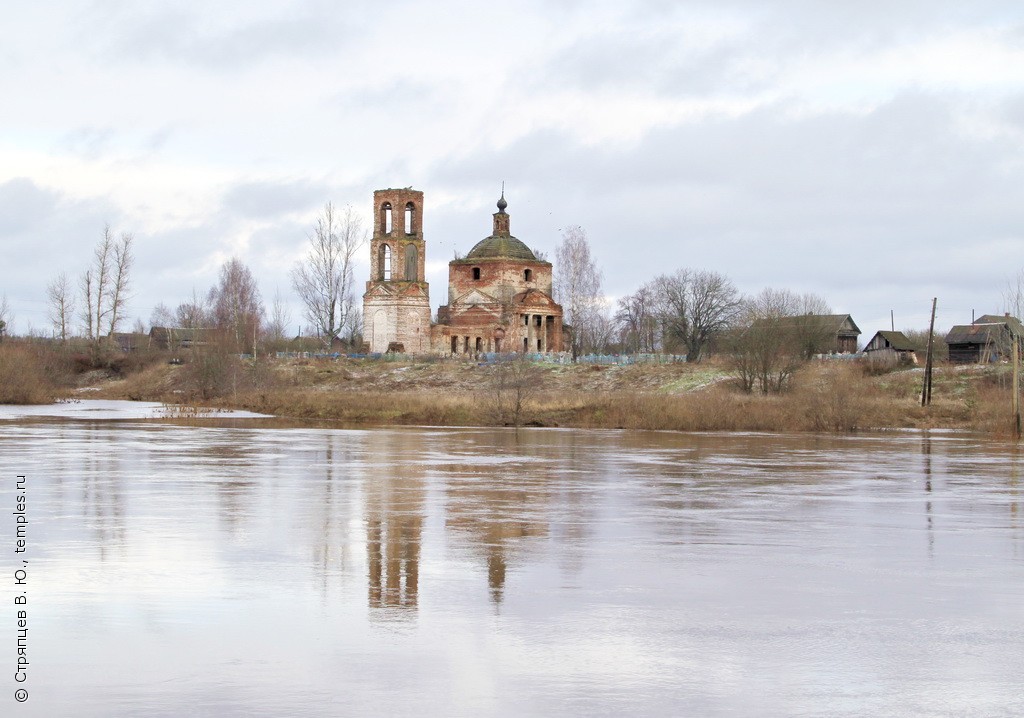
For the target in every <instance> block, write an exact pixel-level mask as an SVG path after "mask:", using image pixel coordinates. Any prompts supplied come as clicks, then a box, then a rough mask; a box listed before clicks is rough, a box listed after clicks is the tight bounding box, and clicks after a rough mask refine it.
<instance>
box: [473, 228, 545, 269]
mask: <svg viewBox="0 0 1024 718" xmlns="http://www.w3.org/2000/svg"><path fill="white" fill-rule="evenodd" d="M492 257H494V258H498V257H500V258H503V259H525V260H528V261H530V262H536V261H537V257H536V256H535V255H534V254H533V252H532V251H531V250H530V248H529V247H527V246H526V245H525V244H523V243H522V242H520V241H519V240H518V239H516V238H515V237H513V236H512V235H510V234H506V235H502V236H494V235H491V236H490V237H486V238H484V239H481V240H480V241H479V242H477V243H476V246H475V247H473V249H471V250H469V254H467V255H466V259H488V258H492Z"/></svg>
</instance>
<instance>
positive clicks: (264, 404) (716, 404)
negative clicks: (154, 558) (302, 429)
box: [90, 359, 1010, 435]
mask: <svg viewBox="0 0 1024 718" xmlns="http://www.w3.org/2000/svg"><path fill="white" fill-rule="evenodd" d="M218 371H220V370H219V369H218ZM499 371H500V370H499V369H498V368H496V367H495V366H493V365H491V366H487V365H478V364H475V363H471V362H461V361H440V360H438V361H432V362H423V363H391V362H383V361H368V360H361V361H360V360H345V359H341V360H336V361H331V360H290V361H283V362H271V363H267V362H263V363H260V364H257V365H256V367H255V368H254V367H253V366H252V365H251V364H241V363H239V364H238V365H236V366H233V367H231V368H230V370H226V371H223V372H222V374H221V375H219V379H218V382H219V384H218V386H217V387H216V391H214V392H212V394H213V395H208V394H206V393H205V392H204V390H203V389H202V387H201V386H200V384H201V382H200V378H198V377H197V367H196V366H192V367H190V366H188V365H187V364H186V365H184V366H171V365H167V364H165V363H161V364H154V365H152V366H149V367H147V368H144V369H142V370H141V371H138V372H136V373H134V374H132V375H131V376H128V377H126V378H120V379H117V378H115V379H112V380H108V381H104V382H102V383H101V384H100V385H99V386H100V391H98V392H92V393H90V395H91V396H103V397H108V398H127V399H145V400H153V401H164V402H168V403H176V404H186V405H188V404H195V405H204V406H216V407H222V408H239V409H248V410H252V411H258V412H264V413H269V414H275V415H277V416H281V417H286V418H293V419H298V420H313V421H327V422H332V423H336V424H340V425H348V426H376V425H440V426H495V425H507V424H513V423H520V424H526V425H535V426H572V427H595V428H625V429H664V430H675V431H816V432H851V431H858V430H871V429H898V428H955V429H970V430H978V431H983V432H986V433H990V434H994V435H1000V434H1007V433H1008V428H1009V426H1010V419H1009V404H1010V397H1009V392H1010V390H1009V370H1008V367H1002V366H1001V367H939V368H938V369H937V372H936V375H935V381H934V389H933V401H932V405H931V406H930V407H924V408H923V407H921V406H920V388H921V381H922V372H921V371H920V370H903V371H896V372H892V373H888V374H883V375H880V376H873V375H870V374H868V373H866V372H865V371H863V370H862V368H861V367H860V366H859V365H857V364H854V363H846V362H842V363H840V362H836V363H813V364H809V365H808V366H807V367H805V368H804V369H803V370H802V371H801V372H799V373H798V374H797V375H796V376H795V377H794V378H793V380H792V384H791V386H790V388H789V390H788V391H787V392H785V393H783V394H780V395H771V396H761V395H751V394H744V393H742V392H740V391H739V390H738V389H737V388H736V387H735V385H734V383H733V382H732V381H731V380H730V379H729V374H728V371H727V368H726V367H724V366H722V365H718V364H716V363H714V362H711V363H704V364H700V365H686V364H674V365H664V366H640V365H636V366H549V365H533V366H532V367H529V368H528V369H527V370H526V371H527V373H526V374H524V376H521V377H518V381H519V382H520V385H519V388H516V387H515V386H513V388H512V389H510V388H509V383H510V381H512V380H510V379H509V378H508V377H507V376H506V377H502V376H499ZM513 379H516V378H515V377H513ZM512 383H513V384H514V381H512ZM207 388H209V387H207ZM517 404H518V409H519V411H518V416H516V414H517V412H516V411H515V408H516V405H517Z"/></svg>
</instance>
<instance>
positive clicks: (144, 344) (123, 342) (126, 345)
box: [109, 332, 150, 353]
mask: <svg viewBox="0 0 1024 718" xmlns="http://www.w3.org/2000/svg"><path fill="white" fill-rule="evenodd" d="M109 336H110V340H111V341H112V342H114V344H115V345H117V348H118V349H120V350H121V351H123V352H125V353H129V352H137V351H140V350H142V349H148V348H149V346H150V339H149V335H148V334H139V333H137V332H111V333H110V335H109Z"/></svg>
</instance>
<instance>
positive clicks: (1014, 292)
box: [1003, 269, 1024, 319]
mask: <svg viewBox="0 0 1024 718" xmlns="http://www.w3.org/2000/svg"><path fill="white" fill-rule="evenodd" d="M1003 311H1004V312H1009V314H1010V316H1011V317H1016V318H1018V319H1020V318H1021V316H1024V269H1021V270H1020V271H1018V272H1017V274H1016V276H1014V277H1012V278H1011V279H1008V280H1007V282H1006V288H1005V289H1003Z"/></svg>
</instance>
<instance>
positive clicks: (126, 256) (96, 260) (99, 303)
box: [80, 224, 134, 342]
mask: <svg viewBox="0 0 1024 718" xmlns="http://www.w3.org/2000/svg"><path fill="white" fill-rule="evenodd" d="M133 241H134V239H133V237H132V235H131V234H128V233H127V232H122V233H121V236H120V237H119V238H115V237H114V232H113V230H111V228H110V225H109V224H108V225H107V226H106V227H104V228H103V237H102V238H101V239H100V241H99V243H98V244H97V245H96V248H95V249H94V250H93V261H92V266H90V267H89V269H87V270H86V271H85V274H83V275H82V278H81V282H80V287H81V290H82V299H83V300H84V303H85V307H84V308H83V310H82V320H83V321H84V322H85V330H86V335H87V336H88V337H89V339H90V340H92V341H93V342H97V341H99V339H100V337H102V336H103V332H104V331H106V332H107V333H113V332H115V331H117V326H118V325H119V324H120V323H121V321H123V320H124V307H125V303H126V302H127V301H128V285H129V275H130V272H131V267H132V262H133V259H134V258H133V256H132V243H133Z"/></svg>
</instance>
